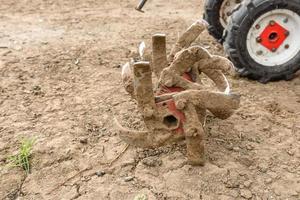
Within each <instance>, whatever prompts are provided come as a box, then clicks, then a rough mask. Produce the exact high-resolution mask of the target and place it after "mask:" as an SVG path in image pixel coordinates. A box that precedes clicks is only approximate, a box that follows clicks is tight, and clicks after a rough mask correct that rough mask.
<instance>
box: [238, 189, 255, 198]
mask: <svg viewBox="0 0 300 200" xmlns="http://www.w3.org/2000/svg"><path fill="white" fill-rule="evenodd" d="M240 194H241V196H242V197H244V198H245V199H251V197H252V192H251V191H250V190H247V189H241V190H240Z"/></svg>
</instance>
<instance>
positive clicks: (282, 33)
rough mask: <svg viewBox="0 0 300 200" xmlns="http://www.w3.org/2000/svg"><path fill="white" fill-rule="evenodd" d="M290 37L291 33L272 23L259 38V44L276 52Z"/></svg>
mask: <svg viewBox="0 0 300 200" xmlns="http://www.w3.org/2000/svg"><path fill="white" fill-rule="evenodd" d="M288 36H289V31H288V30H286V29H285V28H284V27H282V26H281V25H280V24H278V23H276V22H274V21H271V22H270V24H269V25H268V26H267V27H266V28H265V29H264V31H263V32H262V33H261V34H260V36H259V37H258V38H257V42H259V43H260V44H261V45H263V46H264V47H266V48H267V49H269V50H270V51H273V52H275V51H276V50H277V49H278V48H279V47H280V46H281V45H282V43H283V42H284V41H285V40H286V38H287V37H288Z"/></svg>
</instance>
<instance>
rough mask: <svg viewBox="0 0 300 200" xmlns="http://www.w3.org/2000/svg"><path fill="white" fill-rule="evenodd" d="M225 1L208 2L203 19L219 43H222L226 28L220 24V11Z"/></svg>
mask: <svg viewBox="0 0 300 200" xmlns="http://www.w3.org/2000/svg"><path fill="white" fill-rule="evenodd" d="M223 1H224V0H206V1H205V11H204V15H203V19H204V20H205V21H207V23H208V24H209V25H208V32H209V34H210V35H212V36H213V37H214V38H215V39H217V40H218V41H221V39H222V36H223V31H224V27H223V26H222V24H221V22H220V9H221V5H222V3H223Z"/></svg>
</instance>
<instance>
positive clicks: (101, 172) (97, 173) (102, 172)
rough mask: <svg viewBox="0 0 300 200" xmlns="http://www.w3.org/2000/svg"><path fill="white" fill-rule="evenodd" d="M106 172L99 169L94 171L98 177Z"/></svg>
mask: <svg viewBox="0 0 300 200" xmlns="http://www.w3.org/2000/svg"><path fill="white" fill-rule="evenodd" d="M105 174H106V173H105V172H104V171H99V172H96V175H97V176H98V177H102V176H104V175H105Z"/></svg>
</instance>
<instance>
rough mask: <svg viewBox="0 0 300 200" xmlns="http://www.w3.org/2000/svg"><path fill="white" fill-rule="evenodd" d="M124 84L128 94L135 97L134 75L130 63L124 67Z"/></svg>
mask: <svg viewBox="0 0 300 200" xmlns="http://www.w3.org/2000/svg"><path fill="white" fill-rule="evenodd" d="M122 82H123V86H124V88H125V90H126V92H128V93H129V94H130V95H131V96H132V97H134V84H133V73H132V70H131V66H130V63H129V62H128V63H126V64H125V65H123V67H122Z"/></svg>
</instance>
